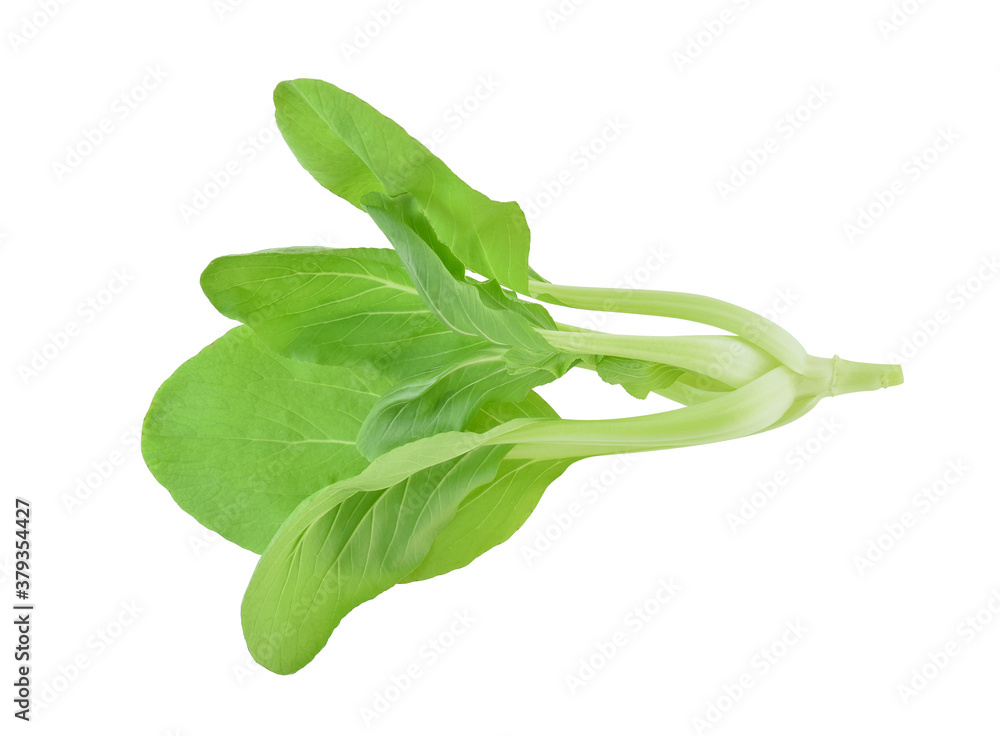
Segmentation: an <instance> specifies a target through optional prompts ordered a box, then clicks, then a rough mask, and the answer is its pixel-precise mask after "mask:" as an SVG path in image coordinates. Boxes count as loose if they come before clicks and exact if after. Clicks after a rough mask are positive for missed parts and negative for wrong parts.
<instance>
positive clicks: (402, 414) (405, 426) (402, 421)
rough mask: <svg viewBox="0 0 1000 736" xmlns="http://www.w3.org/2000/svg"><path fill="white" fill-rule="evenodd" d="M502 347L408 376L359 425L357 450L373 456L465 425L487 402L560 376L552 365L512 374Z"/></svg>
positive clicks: (515, 396)
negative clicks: (430, 370) (434, 369)
mask: <svg viewBox="0 0 1000 736" xmlns="http://www.w3.org/2000/svg"><path fill="white" fill-rule="evenodd" d="M504 353H505V351H504V350H503V349H502V348H496V347H486V348H480V349H473V350H469V351H467V352H466V353H465V354H464V355H463V356H462V357H460V358H459V359H457V360H455V361H453V362H452V363H450V364H448V365H446V366H445V367H443V368H441V369H440V370H438V371H433V372H430V373H425V374H422V375H419V376H414V377H412V378H409V379H404V380H402V381H400V382H399V383H397V384H396V385H395V386H393V387H392V389H391V390H390V391H389V392H388V393H386V394H385V395H384V396H382V398H380V399H379V400H378V402H376V404H375V406H374V407H373V408H372V410H371V412H370V413H369V414H368V416H367V417H366V418H365V421H364V423H363V424H362V425H361V432H360V434H359V435H358V450H359V451H360V452H361V454H362V455H364V456H365V457H367V458H368V459H374V458H376V457H378V456H379V455H382V454H384V453H385V452H387V451H388V450H391V449H392V448H394V447H399V446H400V445H405V444H406V443H408V442H412V441H413V440H415V439H419V438H421V437H429V436H431V435H434V434H439V433H441V432H447V431H458V430H462V429H465V428H466V427H467V426H468V424H469V422H470V420H471V419H472V418H473V417H474V416H475V414H476V412H478V411H479V409H480V408H481V407H482V406H483V405H484V404H485V403H487V402H518V401H521V400H522V399H524V398H525V397H526V396H527V395H528V393H529V392H530V391H531V389H533V388H535V387H537V386H541V385H542V384H545V383H549V382H550V381H553V380H555V378H556V377H557V376H556V374H555V373H553V372H552V371H551V370H550V369H549V368H530V369H526V370H521V371H518V372H517V373H512V372H510V370H508V367H507V362H506V360H505V355H504Z"/></svg>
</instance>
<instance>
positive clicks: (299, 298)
mask: <svg viewBox="0 0 1000 736" xmlns="http://www.w3.org/2000/svg"><path fill="white" fill-rule="evenodd" d="M275 104H276V108H277V119H278V124H279V127H280V129H281V131H282V134H283V135H284V137H285V140H286V141H287V142H288V144H289V146H290V147H291V149H292V151H293V152H294V154H295V156H296V157H297V158H298V160H299V161H300V162H301V163H302V164H303V166H304V167H305V168H306V169H307V170H308V171H309V172H310V173H311V174H312V175H313V176H314V177H315V178H316V179H317V180H318V181H319V182H320V183H321V184H322V185H323V186H325V187H326V188H327V189H329V190H330V191H332V192H334V193H335V194H337V195H338V196H340V197H342V198H344V199H346V200H347V201H348V202H350V203H351V204H353V205H355V206H356V207H358V208H360V209H362V210H363V211H364V212H366V213H367V214H368V215H369V216H370V217H371V218H372V220H373V221H374V223H375V224H376V225H377V226H378V227H379V228H380V229H381V231H382V232H383V234H384V235H385V236H386V238H387V240H388V241H389V243H390V244H391V245H392V246H393V248H394V251H393V250H388V249H365V248H360V249H343V250H333V249H326V248H285V249H281V250H270V251H262V252H259V253H252V254H246V255H238V256H225V257H223V258H219V259H216V260H215V261H213V262H212V263H211V264H210V265H209V266H208V268H207V269H206V270H205V272H204V274H203V275H202V286H203V289H204V291H205V293H206V295H207V296H208V298H209V299H210V300H211V302H212V304H214V305H215V306H216V308H218V310H219V311H220V312H222V314H224V315H226V316H228V317H231V318H233V319H236V320H238V321H240V322H242V323H244V324H243V325H242V326H240V327H237V328H235V329H233V330H231V331H230V332H229V333H227V334H226V335H224V336H223V337H222V338H220V339H219V340H217V341H216V342H215V343H213V344H212V345H210V346H209V347H207V348H205V350H203V351H202V352H201V353H199V354H198V355H196V356H195V357H194V358H192V359H191V360H189V361H188V362H186V363H184V364H183V365H182V366H181V367H180V368H178V370H177V371H176V372H175V373H174V375H173V376H171V377H170V378H169V379H167V381H166V382H165V383H164V384H163V386H162V387H161V388H160V390H159V391H158V392H157V393H156V396H155V397H154V399H153V403H152V405H151V407H150V409H149V413H148V414H147V417H146V421H145V424H144V427H143V455H144V457H145V458H146V462H147V464H148V466H149V468H150V470H151V471H152V472H153V474H154V475H155V476H156V477H157V479H158V480H159V481H160V482H161V483H162V484H163V485H164V486H166V487H167V488H168V489H169V490H170V492H171V494H172V495H173V497H174V499H175V500H176V501H177V503H178V505H180V506H181V507H182V508H183V509H185V510H186V511H188V512H189V513H190V514H192V515H193V516H194V517H195V518H196V519H198V520H199V521H200V522H201V523H203V524H204V525H206V526H207V527H209V528H211V529H214V530H215V531H217V532H219V533H220V534H222V535H223V536H224V537H226V538H227V539H230V540H231V541H233V542H236V543H237V544H240V545H242V546H244V547H246V548H248V549H250V550H253V551H254V552H259V553H261V558H260V560H259V562H258V564H257V568H256V569H255V571H254V573H253V576H252V578H251V581H250V585H249V587H248V588H247V592H246V595H245V596H244V600H243V607H242V618H243V630H244V634H245V636H246V640H247V644H248V646H249V648H250V651H251V653H252V654H253V656H254V658H255V659H257V661H259V662H260V663H262V664H263V665H264V666H265V667H267V668H269V669H271V670H272V671H274V672H277V673H282V674H286V673H291V672H295V671H297V670H298V669H300V668H301V667H303V666H304V665H305V664H307V663H308V662H309V661H311V660H312V658H313V657H315V655H316V654H317V652H319V650H320V649H321V648H322V647H323V646H324V645H325V644H326V641H327V639H328V638H329V637H330V635H331V633H332V632H333V630H334V629H335V628H336V626H337V625H338V624H339V622H340V621H341V620H342V619H343V617H344V616H345V615H347V614H348V613H349V612H350V611H351V610H353V609H354V608H355V607H357V606H358V605H360V604H361V603H363V602H365V601H367V600H369V599H371V598H373V597H375V596H377V595H378V594H379V593H381V592H383V591H385V590H387V589H388V588H390V587H392V586H393V585H396V584H397V583H408V582H414V581H418V580H425V579H427V578H431V577H434V576H437V575H441V574H444V573H447V572H450V571H452V570H455V569H457V568H460V567H464V566H465V565H468V564H469V563H470V562H472V561H473V560H474V559H476V558H477V557H478V556H480V555H482V554H484V553H485V552H487V551H488V550H490V549H492V548H493V547H495V546H496V545H498V544H501V543H502V542H504V541H506V540H507V539H508V538H509V537H510V536H511V535H513V534H514V533H515V532H516V531H517V530H518V529H519V528H520V527H521V526H522V525H523V524H524V522H525V520H526V519H527V518H528V516H529V515H530V514H531V512H532V511H533V509H534V508H535V506H536V505H537V503H538V501H539V499H540V498H541V495H542V493H543V492H544V490H545V488H546V487H547V486H548V485H549V484H550V483H552V482H553V481H554V480H555V479H556V478H557V477H558V476H559V475H560V474H561V473H562V472H563V471H564V470H565V469H566V468H567V467H569V465H570V464H572V463H573V462H574V461H575V460H577V459H580V458H585V457H592V456H596V455H606V454H611V453H624V452H642V451H647V450H661V449H669V448H679V447H687V446H691V445H698V444H705V443H710V442H721V441H724V440H730V439H735V438H738V437H744V436H747V435H751V434H756V433H759V432H764V431H767V430H769V429H774V428H776V427H780V426H782V425H783V424H787V423H788V422H791V421H794V420H795V419H797V418H798V417H800V416H802V415H803V414H805V413H806V412H808V411H809V410H811V409H812V408H813V407H814V406H815V405H816V404H817V403H818V402H819V401H820V400H822V399H823V398H825V397H828V396H836V395H839V394H842V393H849V392H852V391H868V390H872V389H877V388H884V387H887V386H892V385H896V384H898V383H901V382H902V373H901V371H900V368H899V366H890V365H877V364H866V363H853V362H851V361H846V360H842V359H840V358H839V357H836V356H834V357H833V358H829V359H826V358H817V357H814V356H811V355H809V354H808V353H807V352H806V351H805V349H804V348H803V347H802V345H801V344H799V342H798V341H797V340H795V338H793V337H792V336H791V335H789V334H788V333H787V332H786V331H785V330H783V329H782V328H780V327H779V326H777V325H775V324H773V323H772V322H769V321H768V320H766V319H764V318H762V317H759V316H758V315H755V314H753V313H752V312H749V311H747V310H745V309H742V308H740V307H737V306H735V305H732V304H728V303H726V302H724V301H720V300H718V299H712V298H709V297H704V296H699V295H695V294H684V293H676V292H657V291H642V290H616V289H600V288H584V287H571V286H563V285H559V284H553V283H551V282H549V281H546V280H544V279H542V278H540V277H539V276H538V274H537V273H535V272H534V271H533V270H532V269H531V268H530V267H529V265H528V239H529V238H528V229H527V224H526V222H525V220H524V215H523V213H522V212H521V210H520V208H519V207H518V206H517V205H516V204H514V203H510V202H508V203H499V202H494V201H493V200H490V199H488V198H487V197H485V196H484V195H482V194H480V193H479V192H477V191H475V190H474V189H472V188H471V187H469V186H468V185H466V184H465V183H464V182H462V181H461V180H460V179H459V178H458V177H457V176H455V174H454V173H453V172H452V171H451V170H450V169H448V168H447V167H446V166H445V165H444V164H443V163H442V162H441V161H440V160H438V159H437V158H435V157H434V156H433V155H432V154H431V153H430V152H429V151H428V150H427V149H426V148H424V147H423V146H422V145H421V144H420V143H418V142H417V141H415V140H414V139H412V138H411V137H410V136H409V135H407V134H406V132H405V131H404V130H403V129H402V128H400V127H399V126H398V125H396V124H395V123H394V122H392V121H391V120H389V119H387V118H385V117H384V116H382V115H381V114H380V113H378V112H377V111H375V110H374V109H373V108H371V107H370V106H368V105H367V104H366V103H364V102H362V101H361V100H359V99H358V98H356V97H354V96H353V95H350V94H348V93H347V92H344V91H342V90H340V89H338V88H337V87H334V86H333V85H330V84H327V83H325V82H319V81H315V80H297V81H294V82H284V83H282V84H281V85H279V86H278V89H277V91H276V92H275ZM470 272H472V273H470ZM526 297H527V298H526ZM528 298H534V299H537V300H538V301H541V302H546V303H551V304H558V305H561V306H563V307H569V308H573V309H585V310H595V309H596V310H601V311H617V312H629V313H634V314H645V315H653V316H661V317H668V318H672V319H683V320H687V321H691V322H695V323H699V324H703V325H707V326H709V327H712V328H715V329H717V330H720V331H723V332H725V333H729V334H711V335H695V336H690V335H687V336H679V337H678V336H635V335H612V334H606V333H600V332H595V331H592V330H586V329H582V328H579V327H574V326H572V325H566V324H559V323H557V322H555V321H554V320H553V319H552V317H551V316H550V314H549V313H548V311H547V310H546V309H545V307H544V306H543V305H542V304H539V303H537V302H536V301H529V300H528ZM574 367H580V368H585V369H589V370H593V371H596V373H597V374H598V375H599V376H600V377H601V378H602V379H603V380H604V381H606V382H607V383H611V384H616V385H620V386H622V388H623V389H624V390H625V391H626V392H628V393H629V394H630V395H631V396H633V397H635V398H636V399H640V400H641V399H645V398H646V397H647V396H648V395H649V394H650V393H656V394H659V395H661V396H665V397H667V398H668V399H671V400H673V401H675V402H677V403H678V404H680V405H681V406H680V407H679V408H676V409H672V410H669V411H665V412H659V413H654V414H648V415H645V416H638V417H627V418H620V419H599V420H569V419H561V418H560V417H559V416H558V415H557V414H556V412H555V411H554V410H553V409H552V408H551V407H549V406H548V404H546V403H545V402H544V401H543V400H542V399H541V398H540V397H539V396H538V395H537V394H535V393H534V391H533V389H534V388H536V387H538V386H542V385H544V384H546V383H549V382H551V381H554V380H557V379H558V378H560V377H561V376H562V375H564V374H565V373H566V372H567V371H569V370H571V369H572V368H574Z"/></svg>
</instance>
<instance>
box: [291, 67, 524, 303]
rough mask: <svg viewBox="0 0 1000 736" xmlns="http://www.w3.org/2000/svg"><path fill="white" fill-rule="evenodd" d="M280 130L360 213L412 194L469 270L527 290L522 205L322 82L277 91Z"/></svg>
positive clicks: (321, 177)
mask: <svg viewBox="0 0 1000 736" xmlns="http://www.w3.org/2000/svg"><path fill="white" fill-rule="evenodd" d="M274 104H275V110H276V119H277V123H278V129H279V130H280V131H281V134H282V135H283V136H284V138H285V141H286V142H287V143H288V146H289V148H291V149H292V152H293V153H294V154H295V157H296V158H297V159H298V160H299V163H301V164H302V166H303V167H304V168H305V169H306V170H307V171H308V172H309V173H310V174H312V175H313V177H314V178H315V179H316V180H317V181H318V182H319V183H320V184H322V185H323V186H324V187H326V188H327V189H329V190H330V191H331V192H333V193H334V194H336V195H338V196H340V197H343V198H344V199H346V200H347V201H348V202H350V203H351V204H353V205H355V206H358V207H360V206H361V200H362V198H363V197H364V196H365V195H366V194H368V193H369V192H380V193H385V194H388V195H389V196H396V195H399V194H411V195H412V196H413V197H414V198H415V199H416V201H417V202H418V204H419V206H420V208H421V209H422V210H423V211H424V212H425V213H426V214H427V218H428V220H429V221H430V223H431V224H432V226H433V227H434V230H435V231H436V232H437V234H438V237H439V238H440V239H441V241H442V242H444V243H447V244H448V247H449V248H450V249H451V251H452V252H453V253H454V254H455V255H456V256H457V257H458V259H459V260H460V261H461V262H462V263H463V264H465V266H466V267H468V268H469V269H471V270H473V271H476V272H477V273H480V274H482V275H483V276H486V277H487V278H495V279H497V280H498V281H500V282H501V283H503V284H505V285H506V286H509V287H511V288H513V289H516V290H518V291H521V292H526V291H527V288H528V244H529V240H530V234H529V231H528V223H527V220H526V219H525V216H524V213H523V212H522V211H521V208H520V207H519V206H518V205H517V204H516V203H515V202H495V201H493V200H491V199H489V198H488V197H486V196H485V195H483V194H481V193H479V192H477V191H476V190H475V189H473V188H472V187H470V186H469V185H468V184H466V183H465V182H463V181H462V180H461V179H459V178H458V176H456V175H455V174H454V172H452V171H451V169H449V168H448V167H447V166H446V165H445V164H444V162H442V161H441V160H440V159H438V158H437V157H436V156H434V154H432V153H431V152H430V151H429V150H428V149H427V148H426V147H425V146H424V145H423V144H421V143H420V142H419V141H417V140H415V139H414V138H412V137H411V136H410V135H409V134H408V133H407V132H406V131H405V130H403V128H401V127H400V126H399V125H397V124H396V123H395V122H393V121H392V120H390V119H389V118H387V117H385V116H384V115H382V114H381V113H380V112H378V111H377V110H375V109H374V108H373V107H371V106H370V105H369V104H368V103H366V102H364V101H363V100H360V99H359V98H357V97H355V96H354V95H352V94H350V93H348V92H345V91H344V90H342V89H339V88H338V87H335V86H334V85H332V84H329V83H327V82H323V81H320V80H315V79H297V80H293V81H288V82H282V83H281V84H279V85H278V87H277V89H276V90H275V91H274Z"/></svg>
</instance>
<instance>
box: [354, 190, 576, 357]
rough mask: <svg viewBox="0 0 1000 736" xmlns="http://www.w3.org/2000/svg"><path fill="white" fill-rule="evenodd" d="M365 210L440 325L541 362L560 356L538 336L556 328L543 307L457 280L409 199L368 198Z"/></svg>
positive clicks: (495, 288) (491, 287) (480, 284)
mask: <svg viewBox="0 0 1000 736" xmlns="http://www.w3.org/2000/svg"><path fill="white" fill-rule="evenodd" d="M364 207H365V211H366V212H368V214H369V215H370V216H371V217H372V219H373V220H374V221H375V224H376V225H378V226H379V229H380V230H382V232H383V233H385V236H386V237H387V238H388V239H389V242H390V243H392V245H393V247H394V248H395V249H396V253H397V254H398V255H399V257H400V259H402V261H403V264H404V265H405V266H406V269H407V271H409V274H410V278H411V279H412V281H413V285H414V286H415V287H416V289H417V293H418V294H420V297H421V298H422V299H423V301H424V304H425V305H426V306H427V308H428V309H430V311H431V312H433V313H434V314H435V316H437V318H438V319H439V320H441V322H442V323H444V324H446V325H448V326H449V327H450V328H451V329H453V330H455V332H458V333H460V334H463V335H470V336H474V337H480V338H482V339H484V340H487V341H489V342H491V343H493V344H494V345H501V346H504V347H510V348H517V349H519V350H524V351H528V352H531V353H537V354H538V360H537V362H538V363H539V364H541V363H544V362H545V361H546V360H548V359H551V358H553V357H556V356H559V355H560V353H559V351H558V350H556V349H555V348H553V347H552V346H551V345H549V343H547V342H546V341H545V339H544V338H543V337H542V336H541V335H539V334H538V332H537V329H538V328H541V329H547V330H554V329H555V328H556V325H555V322H553V321H552V318H551V317H550V316H549V314H548V312H546V311H545V309H544V308H543V307H542V306H541V305H538V304H529V303H526V302H521V301H519V300H516V299H514V298H512V297H510V296H509V295H507V294H506V293H505V292H504V291H503V290H502V289H500V288H499V287H498V286H497V285H496V284H495V283H490V282H486V283H483V282H478V281H471V280H469V279H466V278H464V277H456V276H455V275H454V274H452V273H451V272H450V271H449V270H448V268H447V266H446V265H445V264H444V263H443V262H442V261H441V259H440V258H439V257H438V255H437V254H436V252H435V251H436V248H435V246H434V244H433V238H434V232H433V230H431V229H430V227H429V226H428V223H427V220H426V218H424V216H423V213H422V212H421V211H420V209H419V208H418V207H417V206H416V204H415V202H414V200H413V198H412V197H409V196H406V195H404V196H400V197H395V198H391V197H387V196H385V195H383V194H369V195H367V196H366V197H365V199H364Z"/></svg>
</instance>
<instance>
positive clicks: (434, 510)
mask: <svg viewBox="0 0 1000 736" xmlns="http://www.w3.org/2000/svg"><path fill="white" fill-rule="evenodd" d="M472 437H474V438H475V437H478V435H472ZM428 439H429V440H430V443H428V442H427V441H426V440H425V441H422V442H421V443H414V444H419V445H421V446H422V447H421V448H418V449H423V450H427V449H429V447H430V446H431V445H433V446H434V447H435V448H436V452H435V451H430V452H418V453H417V454H414V453H413V452H412V451H411V450H410V449H409V448H411V447H412V446H408V448H400V449H402V450H404V451H406V452H404V453H403V454H404V455H407V458H406V462H405V463H403V465H402V467H407V468H408V469H409V470H408V472H405V474H402V475H401V473H400V467H401V466H400V465H399V463H397V455H398V453H396V454H392V455H383V456H382V458H380V459H379V460H376V461H375V463H373V464H372V465H371V466H369V468H368V469H367V470H366V471H364V472H363V473H362V474H361V475H360V476H358V477H357V478H352V479H350V480H348V481H344V482H342V483H338V484H336V485H334V486H331V487H330V488H326V489H324V490H323V491H320V492H319V493H317V494H315V495H314V496H313V497H311V498H309V499H307V500H306V501H303V502H302V504H301V505H300V506H299V507H298V508H297V509H296V510H295V512H294V513H293V514H292V515H291V516H290V517H289V518H288V520H287V521H286V522H285V524H284V525H283V526H282V527H281V529H280V530H279V531H278V533H277V535H275V537H274V539H273V540H272V542H271V543H270V544H269V545H268V547H267V549H266V550H265V551H264V554H263V555H262V556H261V558H260V561H259V562H258V564H257V567H256V569H255V570H254V573H253V576H252V577H251V579H250V584H249V586H248V587H247V591H246V594H245V596H244V598H243V606H242V620H243V633H244V636H245V637H246V640H247V645H248V647H249V648H250V653H251V654H252V655H253V657H254V659H255V660H257V662H259V663H260V664H262V665H263V666H264V667H266V668H267V669H269V670H271V671H272V672H276V673H278V674H290V673H292V672H296V671H298V670H299V669H301V668H302V667H304V666H305V665H306V664H308V663H309V662H310V661H311V660H312V659H313V657H315V656H316V654H317V653H318V652H319V651H320V649H322V648H323V647H324V646H325V645H326V642H327V640H328V639H329V638H330V635H331V634H332V633H333V630H334V629H335V628H336V627H337V625H338V624H339V623H340V621H341V619H343V618H344V616H345V615H347V614H348V613H349V612H350V611H351V610H353V609H354V608H355V607H357V606H358V605H360V604H361V603H364V602H365V601H367V600H370V599H372V598H374V597H375V596H377V595H378V594H379V593H382V592H384V591H386V590H388V589H389V588H391V587H392V586H393V585H395V584H396V583H397V582H399V581H400V580H402V579H403V578H404V577H406V576H407V575H408V574H410V573H411V572H412V571H413V570H414V569H416V568H417V566H418V565H420V563H421V561H422V560H423V559H424V558H425V557H426V556H427V552H428V550H429V549H430V547H431V545H432V543H433V542H434V539H435V538H436V537H437V536H438V534H439V533H440V532H441V530H442V529H444V528H445V526H446V525H447V524H448V522H450V521H451V520H452V518H454V516H455V513H456V511H457V510H458V506H459V504H460V503H461V502H462V499H464V498H465V497H466V496H467V495H468V494H469V493H470V492H471V491H473V490H475V489H476V488H478V487H479V486H482V485H484V484H486V483H488V482H489V481H491V480H492V479H493V477H494V476H495V475H496V473H497V470H498V468H499V466H500V461H501V460H502V459H503V456H504V455H505V454H506V453H507V451H508V449H509V448H507V447H504V446H494V447H480V448H476V449H467V450H465V451H464V452H461V453H459V450H462V449H463V448H465V447H467V445H468V441H467V440H466V439H463V436H462V435H457V434H455V433H450V434H442V435H437V436H435V437H432V438H428ZM449 445H450V448H449V447H448V446H449ZM442 450H444V454H449V453H459V454H456V455H455V457H453V458H450V459H446V460H443V461H440V462H433V461H434V460H435V459H436V457H435V456H440V454H441V451H442ZM420 458H423V459H421V460H419V466H418V467H416V468H414V467H412V463H413V461H414V460H418V459H420Z"/></svg>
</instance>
